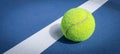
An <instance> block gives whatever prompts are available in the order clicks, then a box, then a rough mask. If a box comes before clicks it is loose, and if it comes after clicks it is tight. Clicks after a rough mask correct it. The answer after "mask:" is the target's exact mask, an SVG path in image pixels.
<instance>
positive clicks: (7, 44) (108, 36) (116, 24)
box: [0, 0, 120, 54]
mask: <svg viewBox="0 0 120 54" xmlns="http://www.w3.org/2000/svg"><path fill="white" fill-rule="evenodd" d="M86 1H87V0H20V1H18V0H0V54H2V53H4V52H6V51H7V50H9V49H10V48H12V47H14V46H15V45H17V44H18V43H20V42H21V41H23V40H25V39H26V38H28V37H29V36H31V35H32V34H34V33H36V32H37V31H39V30H41V29H43V28H44V27H45V26H47V25H49V24H50V23H52V22H54V21H55V20H56V19H58V18H60V17H61V16H63V14H64V13H65V12H66V11H67V10H68V9H70V8H74V7H77V6H79V5H81V4H83V3H84V2H86ZM93 15H94V17H95V21H96V29H95V32H94V34H93V35H92V37H91V38H90V39H88V40H87V41H85V42H81V43H74V42H71V41H68V40H66V39H65V38H64V37H62V38H60V39H59V40H58V41H57V42H55V43H54V44H53V45H51V46H50V47H49V48H47V49H46V50H45V51H44V52H42V54H120V2H119V0H109V1H108V2H107V3H105V4H104V5H103V6H102V7H100V8H99V9H97V10H96V11H95V12H94V13H93ZM38 42H39V41H38ZM43 42H44V41H43Z"/></svg>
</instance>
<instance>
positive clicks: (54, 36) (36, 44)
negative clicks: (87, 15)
mask: <svg viewBox="0 0 120 54" xmlns="http://www.w3.org/2000/svg"><path fill="white" fill-rule="evenodd" d="M107 1H108V0H89V1H87V2H85V3H83V4H82V5H81V6H79V7H81V8H85V9H87V10H89V11H90V12H92V13H93V12H94V11H95V10H97V9H98V8H99V7H101V6H102V5H103V4H104V3H106V2H107ZM61 18H62V17H61ZM61 18H59V19H58V20H56V21H55V22H53V23H51V24H50V25H48V26H46V27H45V28H43V29H42V30H40V31H38V32H37V33H35V34H33V35H31V36H30V37H29V38H27V39H25V40H24V41H22V42H21V43H19V44H17V45H16V46H14V47H13V48H11V49H9V50H8V51H6V52H5V53H4V54H40V53H41V52H43V51H44V50H45V49H47V48H48V47H49V46H51V45H52V44H53V43H54V42H56V41H57V40H58V39H60V38H61V37H62V36H63V34H62V33H61V30H60V22H61Z"/></svg>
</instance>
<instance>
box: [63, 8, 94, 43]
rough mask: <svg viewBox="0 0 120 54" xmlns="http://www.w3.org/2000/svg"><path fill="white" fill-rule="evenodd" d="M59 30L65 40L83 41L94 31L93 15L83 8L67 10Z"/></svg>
mask: <svg viewBox="0 0 120 54" xmlns="http://www.w3.org/2000/svg"><path fill="white" fill-rule="evenodd" d="M61 30H62V33H63V34H64V36H65V38H67V39H69V40H71V41H74V42H81V41H85V40H87V39H88V38H90V36H91V35H92V34H93V32H94V30H95V20H94V17H93V15H92V14H91V13H90V12H89V11H87V10H86V9H83V8H72V9H70V10H68V11H67V12H66V13H65V14H64V16H63V18H62V21H61Z"/></svg>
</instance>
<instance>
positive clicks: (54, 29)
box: [49, 23, 80, 44]
mask: <svg viewBox="0 0 120 54" xmlns="http://www.w3.org/2000/svg"><path fill="white" fill-rule="evenodd" d="M49 33H50V35H51V37H52V38H54V39H55V40H57V41H58V42H60V43H65V44H76V43H80V42H73V41H70V40H68V39H66V38H65V37H64V36H63V34H62V31H61V25H60V24H59V23H58V24H55V25H53V26H51V28H50V30H49Z"/></svg>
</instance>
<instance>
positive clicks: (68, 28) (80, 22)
mask: <svg viewBox="0 0 120 54" xmlns="http://www.w3.org/2000/svg"><path fill="white" fill-rule="evenodd" d="M86 12H87V11H86ZM88 14H89V13H88V12H87V13H86V17H85V18H84V19H83V20H82V21H79V22H77V23H76V24H72V25H71V26H69V27H67V29H66V32H65V34H66V36H67V33H68V31H69V30H70V28H72V27H73V26H76V25H78V24H79V25H80V24H82V23H83V22H85V21H86V20H87V19H88Z"/></svg>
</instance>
